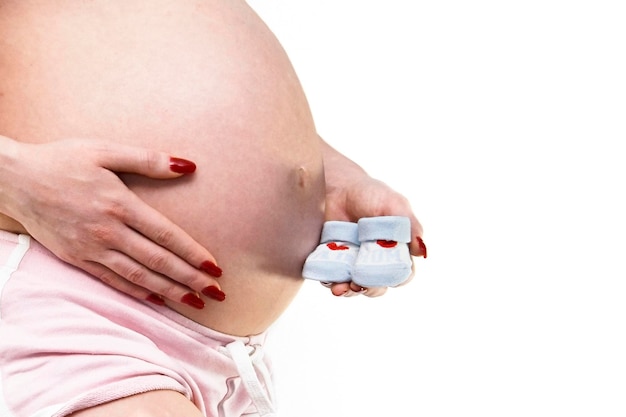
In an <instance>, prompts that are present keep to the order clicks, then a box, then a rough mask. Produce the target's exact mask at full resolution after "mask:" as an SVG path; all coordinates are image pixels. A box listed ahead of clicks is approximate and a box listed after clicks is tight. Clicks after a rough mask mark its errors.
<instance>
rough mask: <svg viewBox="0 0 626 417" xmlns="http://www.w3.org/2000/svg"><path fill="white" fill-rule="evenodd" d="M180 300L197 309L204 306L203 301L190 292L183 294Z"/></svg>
mask: <svg viewBox="0 0 626 417" xmlns="http://www.w3.org/2000/svg"><path fill="white" fill-rule="evenodd" d="M180 301H181V302H182V303H185V304H187V305H190V306H192V307H194V308H197V309H198V310H202V309H203V308H204V301H202V298H200V297H198V296H197V295H195V294H192V293H187V294H185V295H183V298H181V299H180Z"/></svg>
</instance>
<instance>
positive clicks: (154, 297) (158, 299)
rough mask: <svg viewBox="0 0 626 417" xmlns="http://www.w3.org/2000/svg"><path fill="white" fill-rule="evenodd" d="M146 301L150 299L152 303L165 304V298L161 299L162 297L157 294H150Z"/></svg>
mask: <svg viewBox="0 0 626 417" xmlns="http://www.w3.org/2000/svg"><path fill="white" fill-rule="evenodd" d="M146 300H147V301H150V302H151V303H153V304H156V305H158V306H164V305H165V300H164V299H163V297H161V296H160V295H158V294H154V293H152V294H150V295H149V296H147V297H146Z"/></svg>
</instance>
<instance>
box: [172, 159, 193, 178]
mask: <svg viewBox="0 0 626 417" xmlns="http://www.w3.org/2000/svg"><path fill="white" fill-rule="evenodd" d="M170 171H172V172H175V173H177V174H191V173H192V172H195V171H196V164H194V163H193V162H191V161H188V160H186V159H182V158H176V157H173V156H172V157H170Z"/></svg>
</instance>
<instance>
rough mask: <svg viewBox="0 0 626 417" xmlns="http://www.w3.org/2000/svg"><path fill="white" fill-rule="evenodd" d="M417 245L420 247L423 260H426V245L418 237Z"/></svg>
mask: <svg viewBox="0 0 626 417" xmlns="http://www.w3.org/2000/svg"><path fill="white" fill-rule="evenodd" d="M417 243H418V245H419V247H420V253H421V254H422V256H423V257H424V259H426V258H428V250H427V249H426V244H425V243H424V241H423V240H422V238H421V237H419V236H418V237H417Z"/></svg>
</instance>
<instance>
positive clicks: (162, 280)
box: [101, 250, 205, 309]
mask: <svg viewBox="0 0 626 417" xmlns="http://www.w3.org/2000/svg"><path fill="white" fill-rule="evenodd" d="M102 263H103V264H105V265H106V267H107V268H109V269H110V270H111V271H112V272H114V273H115V274H117V275H118V276H120V277H121V278H123V279H126V280H127V281H128V282H129V283H130V284H133V285H134V286H136V287H140V288H144V289H146V290H147V291H148V292H149V293H153V294H157V295H160V296H162V297H163V298H165V299H168V300H171V301H174V302H176V303H182V304H187V305H190V306H192V307H194V308H196V309H202V308H204V305H205V303H204V301H203V300H202V299H201V298H200V297H199V295H198V294H197V292H196V291H193V290H190V289H189V288H186V287H184V286H182V285H180V284H178V283H176V282H174V281H171V280H170V279H168V278H167V277H165V276H163V275H161V274H158V273H156V272H154V271H151V270H149V269H148V268H146V267H145V266H144V265H142V264H140V263H138V262H136V261H135V260H133V259H131V258H129V257H128V256H126V255H124V254H122V253H120V252H117V251H115V250H109V251H107V254H106V255H104V256H103V257H102ZM109 278H110V277H109V276H104V277H101V279H102V280H103V281H104V280H105V279H109ZM105 282H106V281H105Z"/></svg>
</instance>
